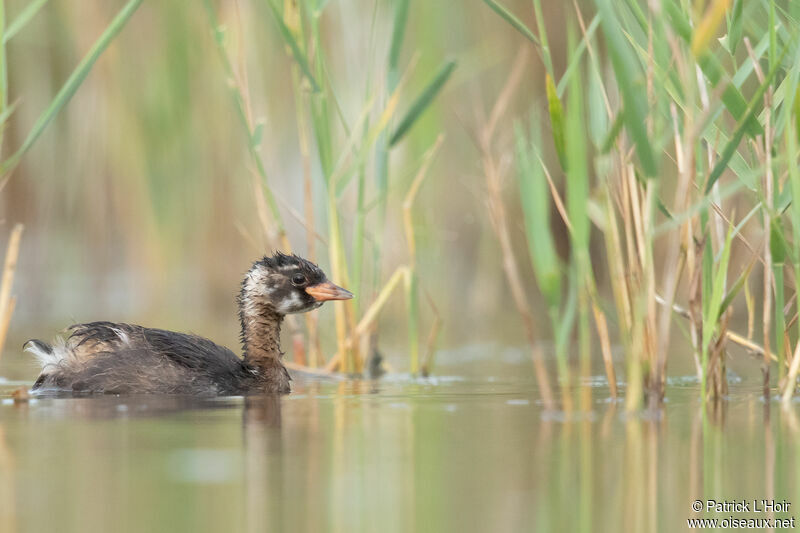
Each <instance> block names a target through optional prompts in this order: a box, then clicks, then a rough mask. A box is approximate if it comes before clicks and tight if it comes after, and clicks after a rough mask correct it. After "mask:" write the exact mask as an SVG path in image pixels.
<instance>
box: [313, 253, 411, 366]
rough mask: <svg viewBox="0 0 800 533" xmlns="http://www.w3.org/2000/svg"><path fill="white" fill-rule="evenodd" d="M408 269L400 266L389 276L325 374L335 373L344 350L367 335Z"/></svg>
mask: <svg viewBox="0 0 800 533" xmlns="http://www.w3.org/2000/svg"><path fill="white" fill-rule="evenodd" d="M408 273H409V270H408V267H406V266H405V265H404V266H400V267H397V270H395V271H394V273H393V274H392V275H391V277H390V278H389V280H388V281H387V282H386V284H385V285H384V286H383V288H382V289H381V291H380V292H379V293H378V296H377V298H375V300H374V301H373V302H372V304H370V306H369V308H368V309H367V310H366V311H365V312H364V314H363V316H362V317H361V320H360V321H359V322H358V324H357V325H356V327H355V328H353V330H352V332H351V334H350V336H349V337H347V338H346V339H345V340H344V342H343V343H342V344H341V346H340V347H339V350H338V351H337V352H336V354H335V355H334V356H333V357H331V359H330V360H329V361H328V363H327V364H326V365H325V370H326V371H327V372H335V371H336V370H338V369H339V367H340V366H341V363H342V358H343V357H344V352H345V350H349V349H351V348H352V347H353V346H354V345H355V343H356V342H357V340H358V339H359V338H361V337H362V336H363V335H364V334H365V333H367V332H368V331H369V329H370V327H372V324H373V322H374V321H375V320H377V318H378V314H380V312H381V309H383V306H384V305H386V302H387V301H388V300H389V297H390V296H391V295H392V292H394V290H395V288H397V286H398V285H400V282H401V281H403V280H405V279H406V278H407V277H408Z"/></svg>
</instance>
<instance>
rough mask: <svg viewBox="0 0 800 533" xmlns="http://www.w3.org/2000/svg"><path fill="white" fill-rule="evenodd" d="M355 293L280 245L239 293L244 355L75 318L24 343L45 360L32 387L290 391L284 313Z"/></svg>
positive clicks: (201, 341)
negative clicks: (62, 330)
mask: <svg viewBox="0 0 800 533" xmlns="http://www.w3.org/2000/svg"><path fill="white" fill-rule="evenodd" d="M352 297H353V295H352V294H351V293H350V292H349V291H347V290H345V289H343V288H341V287H338V286H336V285H334V284H333V283H331V282H330V281H328V279H327V277H326V276H325V273H324V272H323V271H322V270H321V269H320V268H319V267H318V266H317V265H315V264H314V263H311V262H310V261H307V260H305V259H303V258H301V257H298V256H296V255H285V254H282V253H280V252H278V253H276V254H275V255H273V256H272V257H264V258H263V259H261V260H259V261H256V262H255V263H254V264H253V266H252V268H251V269H250V270H249V271H248V272H247V275H245V277H244V280H243V281H242V288H241V292H240V294H239V297H238V303H239V320H240V321H241V324H242V333H241V340H242V349H243V351H244V358H243V359H242V358H239V357H237V356H236V355H235V354H234V353H233V352H232V351H230V350H229V349H227V348H225V347H222V346H219V345H217V344H215V343H213V342H211V341H210V340H208V339H205V338H203V337H198V336H196V335H189V334H185V333H176V332H173V331H165V330H161V329H153V328H145V327H142V326H135V325H132V324H123V323H114V322H91V323H87V324H76V325H74V326H71V327H70V328H69V332H70V334H69V336H68V337H67V338H66V339H57V340H56V342H54V343H53V344H52V345H49V344H47V343H45V342H42V341H40V340H37V339H31V340H29V341H28V342H26V343H25V349H26V350H27V351H29V352H31V353H32V354H33V355H34V356H35V357H36V358H37V359H38V360H39V363H41V365H42V373H41V375H40V376H39V378H38V379H37V380H36V383H34V385H33V389H34V390H37V389H59V390H71V391H75V392H105V393H110V394H132V393H143V394H152V393H157V394H158V393H160V394H209V395H219V394H222V395H225V394H248V393H250V394H252V393H288V392H289V380H290V378H289V374H288V372H287V371H286V368H285V367H284V366H283V363H282V362H281V355H282V352H281V349H280V330H281V322H282V321H283V317H284V315H287V314H291V313H304V312H306V311H311V310H312V309H316V308H318V307H319V306H321V305H322V303H323V302H326V301H328V300H347V299H350V298H352Z"/></svg>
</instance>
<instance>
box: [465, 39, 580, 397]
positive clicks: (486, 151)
mask: <svg viewBox="0 0 800 533" xmlns="http://www.w3.org/2000/svg"><path fill="white" fill-rule="evenodd" d="M523 50H524V49H523ZM527 57H528V54H527V53H526V52H525V51H523V52H522V53H519V54H518V55H517V58H516V59H515V61H514V66H513V67H512V69H511V73H510V74H509V76H508V80H507V81H506V83H505V86H504V87H503V90H502V91H501V92H500V96H499V97H498V99H497V101H496V102H495V105H494V108H493V109H492V112H491V114H490V118H489V121H488V123H487V124H486V125H485V127H484V128H483V130H482V131H481V133H480V137H479V139H480V140H479V142H480V146H479V148H480V151H481V161H482V165H483V172H484V177H485V178H486V188H487V192H488V200H487V201H488V207H489V219H490V221H491V223H492V228H493V229H494V232H495V235H496V236H497V240H498V241H499V245H500V251H501V254H502V257H503V272H504V273H505V276H506V281H507V282H508V286H509V289H510V290H511V296H512V298H513V299H514V305H515V306H516V308H517V312H518V313H519V315H520V317H521V318H522V322H523V324H524V326H525V332H526V335H527V338H528V344H529V345H530V347H531V358H532V359H533V365H534V371H535V373H536V380H537V382H538V384H539V389H540V390H541V394H542V401H543V402H544V405H545V407H546V408H548V409H552V408H554V407H555V401H554V398H553V393H552V390H551V388H550V382H549V378H548V377H547V369H546V368H545V365H544V361H543V354H542V351H541V348H540V347H539V345H538V344H537V333H536V322H535V321H534V319H533V313H532V312H531V307H530V304H529V303H528V298H527V296H526V295H525V289H524V285H523V283H522V279H521V277H520V274H519V268H518V267H517V260H516V257H515V254H514V248H513V246H512V244H511V235H510V232H509V228H508V217H507V215H506V210H505V205H504V203H503V197H502V192H501V185H500V173H499V169H498V167H497V163H496V162H495V159H494V156H493V154H492V138H493V136H494V130H495V127H496V125H497V123H498V121H499V119H500V117H501V116H502V114H503V113H504V111H505V109H506V107H507V106H508V102H509V100H510V99H511V96H512V94H513V93H514V91H515V90H516V88H517V86H518V85H519V82H520V81H521V79H522V72H523V69H524V67H525V63H526V61H527ZM565 385H566V384H565ZM566 398H567V397H566V396H565V400H566Z"/></svg>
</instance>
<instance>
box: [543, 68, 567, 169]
mask: <svg viewBox="0 0 800 533" xmlns="http://www.w3.org/2000/svg"><path fill="white" fill-rule="evenodd" d="M544 80H545V87H546V90H547V109H548V111H549V112H550V128H551V130H552V133H553V144H554V145H555V147H556V154H557V155H558V161H559V162H560V163H561V168H562V169H563V170H567V152H566V148H565V144H564V109H563V107H562V106H561V100H560V99H559V97H558V92H557V91H556V86H555V85H554V84H553V78H551V77H550V74H545V77H544Z"/></svg>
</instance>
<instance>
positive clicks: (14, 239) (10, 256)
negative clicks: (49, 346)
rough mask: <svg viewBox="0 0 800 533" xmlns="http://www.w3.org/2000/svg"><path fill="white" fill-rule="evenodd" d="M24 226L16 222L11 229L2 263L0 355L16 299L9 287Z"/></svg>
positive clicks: (15, 267) (11, 284) (12, 278)
mask: <svg viewBox="0 0 800 533" xmlns="http://www.w3.org/2000/svg"><path fill="white" fill-rule="evenodd" d="M23 229H24V226H23V225H22V224H17V225H15V226H14V229H12V230H11V236H10V237H9V239H8V245H7V246H6V258H5V262H4V264H3V278H2V282H0V356H2V353H3V346H5V343H6V336H7V335H8V326H9V324H10V323H11V315H12V314H13V313H14V307H15V306H16V303H17V300H16V298H15V297H13V296H11V287H12V286H13V284H14V273H15V272H16V269H17V259H18V258H19V245H20V242H21V240H22V230H23Z"/></svg>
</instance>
